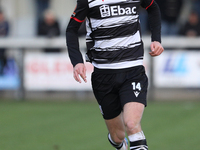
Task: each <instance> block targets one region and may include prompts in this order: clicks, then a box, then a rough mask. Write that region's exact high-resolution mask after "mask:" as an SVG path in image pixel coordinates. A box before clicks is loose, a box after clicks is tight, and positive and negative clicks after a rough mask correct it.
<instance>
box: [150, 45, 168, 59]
mask: <svg viewBox="0 0 200 150" xmlns="http://www.w3.org/2000/svg"><path fill="white" fill-rule="evenodd" d="M163 51H164V48H163V47H162V45H161V44H160V42H157V41H154V42H152V43H151V52H149V54H150V55H151V56H152V57H155V56H159V55H160V54H162V52H163Z"/></svg>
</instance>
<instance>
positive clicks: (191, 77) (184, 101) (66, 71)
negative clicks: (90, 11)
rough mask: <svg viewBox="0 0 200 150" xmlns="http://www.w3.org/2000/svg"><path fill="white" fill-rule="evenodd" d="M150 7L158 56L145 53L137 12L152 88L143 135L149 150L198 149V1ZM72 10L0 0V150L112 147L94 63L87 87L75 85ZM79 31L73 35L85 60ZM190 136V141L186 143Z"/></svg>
mask: <svg viewBox="0 0 200 150" xmlns="http://www.w3.org/2000/svg"><path fill="white" fill-rule="evenodd" d="M156 2H157V3H158V4H159V6H160V9H161V14H162V44H163V46H164V48H165V51H164V53H163V54H162V55H161V56H159V57H156V58H151V57H150V55H149V54H148V52H149V51H150V49H149V46H150V42H151V40H150V31H149V27H148V20H147V13H146V11H145V10H144V9H142V8H141V9H140V20H141V29H142V35H143V41H144V47H145V59H144V66H145V68H146V71H147V74H148V76H149V83H150V87H149V93H148V99H149V105H150V107H147V110H146V111H147V113H145V114H146V115H145V116H144V124H148V125H146V126H145V125H144V130H146V133H147V137H150V147H151V148H152V149H154V150H159V149H163V150H168V149H171V150H176V149H182V150H187V149H191V147H190V146H191V145H193V147H194V149H200V147H199V143H198V139H199V138H200V137H199V135H198V132H196V130H198V129H197V128H198V127H199V125H200V122H199V117H200V111H199V104H200V103H199V101H200V20H199V19H200V0H156ZM75 5H76V1H74V0H0V138H1V139H3V140H1V141H0V142H1V143H0V149H3V150H14V149H15V150H18V149H20V150H31V149H38V150H40V149H41V150H47V149H48V150H50V149H53V150H60V149H69V150H70V149H73V150H85V149H87V150H93V149H95V150H98V149H105V147H104V146H107V149H112V147H110V145H109V143H108V142H107V139H106V135H107V131H106V128H105V126H104V123H103V119H101V115H100V113H99V110H98V106H97V104H96V101H95V98H94V96H93V93H92V89H91V83H90V75H91V73H92V71H93V67H92V65H91V64H89V63H86V66H87V80H88V83H82V84H79V83H77V82H75V80H74V79H73V74H72V70H73V68H72V65H71V63H70V60H69V58H68V53H67V48H66V42H65V41H66V40H65V30H66V27H67V24H68V21H69V19H70V16H71V14H72V12H73V10H74V8H75ZM84 27H85V26H84V23H83V25H82V26H81V28H80V30H79V36H80V49H81V51H82V53H83V57H84V53H85V51H86V44H85V37H84V35H85V28H84ZM91 114H92V115H91ZM152 116H154V117H153V118H152ZM163 116H165V117H163ZM163 118H164V119H163ZM87 119H88V120H87ZM156 119H157V120H156ZM72 120H73V121H72ZM91 120H92V124H91V125H90V126H88V122H91ZM75 124H76V126H75ZM80 126H81V127H80ZM180 126H181V128H180ZM95 127H98V129H99V130H98V131H96V128H95ZM155 127H156V129H157V130H156V132H155ZM191 127H192V128H191ZM66 128H67V129H66ZM77 128H79V129H80V130H78V131H77ZM68 129H69V130H68ZM88 129H89V130H88ZM90 130H91V132H92V133H90V132H87V131H90ZM82 131H85V133H82ZM95 131H96V132H95ZM169 131H171V132H169ZM186 131H187V132H186ZM29 132H30V134H28V133H29ZM79 134H81V135H82V136H80V137H79V138H78V139H77V136H78V135H79ZM69 135H70V136H69ZM178 135H180V136H178ZM190 136H192V137H194V140H191V141H190V140H189V141H188V138H189V137H190ZM88 138H92V139H96V140H95V143H94V144H93V145H90V144H91V143H89V141H90V140H89V141H88ZM177 139H179V140H177ZM192 139H193V138H192ZM76 140H79V142H80V143H81V145H83V146H82V147H81V146H78V145H76ZM156 141H160V142H159V143H160V145H159V144H158V143H157V142H156ZM165 142H166V143H165ZM106 144H107V145H106ZM74 145H76V146H74ZM97 145H98V148H97ZM163 145H164V148H163ZM180 145H182V147H180ZM69 147H70V148H69Z"/></svg>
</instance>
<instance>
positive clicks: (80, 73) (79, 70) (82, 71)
mask: <svg viewBox="0 0 200 150" xmlns="http://www.w3.org/2000/svg"><path fill="white" fill-rule="evenodd" d="M73 73H74V79H75V80H76V81H77V82H79V83H81V78H82V79H83V81H84V82H87V79H86V67H85V65H84V64H83V63H78V64H77V65H76V66H75V67H74V71H73ZM80 77H81V78H80Z"/></svg>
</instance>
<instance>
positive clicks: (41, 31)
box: [37, 10, 60, 52]
mask: <svg viewBox="0 0 200 150" xmlns="http://www.w3.org/2000/svg"><path fill="white" fill-rule="evenodd" d="M37 35H38V36H44V37H48V38H53V37H58V36H60V25H59V23H58V21H57V19H56V17H55V15H54V13H53V12H52V11H51V10H46V11H45V13H44V17H43V19H42V20H40V21H39V23H38V29H37ZM45 51H46V52H57V51H60V50H59V49H58V48H46V49H45Z"/></svg>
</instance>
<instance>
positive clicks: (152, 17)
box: [141, 0, 161, 43]
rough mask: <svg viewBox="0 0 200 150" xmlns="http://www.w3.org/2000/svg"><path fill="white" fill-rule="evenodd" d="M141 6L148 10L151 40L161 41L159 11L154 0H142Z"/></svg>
mask: <svg viewBox="0 0 200 150" xmlns="http://www.w3.org/2000/svg"><path fill="white" fill-rule="evenodd" d="M141 6H142V7H143V8H145V9H146V10H147V12H148V20H149V25H150V30H151V40H152V41H158V42H160V43H161V13H160V8H159V6H158V4H157V3H156V1H155V0H143V1H142V3H141Z"/></svg>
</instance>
